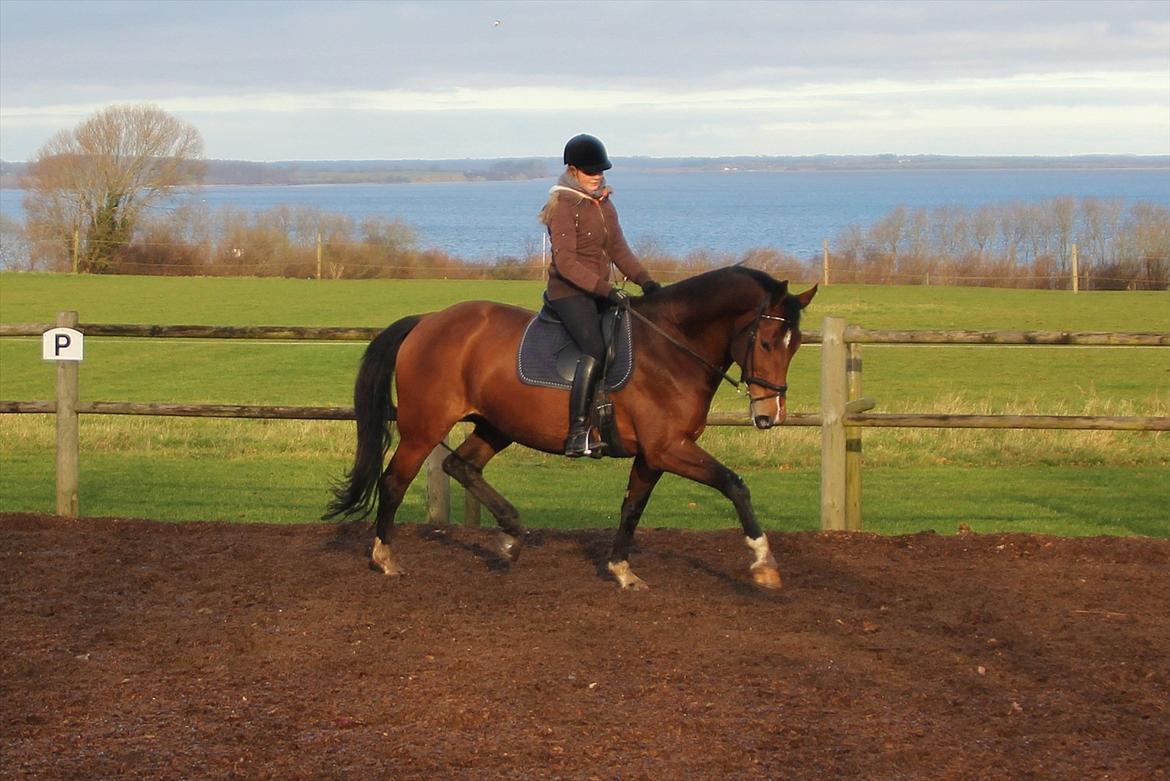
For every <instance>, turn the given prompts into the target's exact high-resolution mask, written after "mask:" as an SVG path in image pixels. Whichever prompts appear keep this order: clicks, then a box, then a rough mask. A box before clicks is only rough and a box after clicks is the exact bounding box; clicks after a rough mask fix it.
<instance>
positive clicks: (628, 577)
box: [608, 561, 650, 591]
mask: <svg viewBox="0 0 1170 781" xmlns="http://www.w3.org/2000/svg"><path fill="white" fill-rule="evenodd" d="M608 567H609V574H611V575H613V576H614V578H616V579H617V582H618V585H620V586H621V587H622V590H623V591H624V590H626V589H629V590H630V591H649V590H650V584H649V583H647V582H646V581H644V580H642V579H641V578H640V577H638V576H637V575H635V574H634V572H633V570H631V569H630V562H628V561H621V562H618V563H617V564H614V563H613V562H612V561H611V562H610V563H609V564H608Z"/></svg>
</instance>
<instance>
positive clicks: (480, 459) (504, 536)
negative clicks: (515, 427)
mask: <svg viewBox="0 0 1170 781" xmlns="http://www.w3.org/2000/svg"><path fill="white" fill-rule="evenodd" d="M510 444H512V440H510V439H508V438H507V437H505V436H504V435H503V434H501V433H500V432H499V431H498V430H496V429H495V428H493V427H491V426H488V425H487V424H485V423H480V424H478V425H476V427H475V430H474V431H472V432H471V435H470V436H468V437H467V439H466V440H464V442H463V444H462V445H460V446H459V447H458V448H456V450H455V452H454V453H452V454H451V455H449V456H447V458H446V459H444V461H443V471H445V472H446V473H447V474H449V475H451V477H453V478H455V479H456V480H457V481H458V482H459V484H460V485H462V486H463V487H464V488H465V489H467V490H468V491H470V492H471V494H472V495H473V496H475V498H476V499H478V500H479V501H480V502H481V503H482V504H483V506H484V507H486V508H488V512H490V513H491V514H492V517H493V518H495V519H496V523H497V524H498V525H499V527H500V530H501V531H500V541H499V550H500V554H501V555H503V557H504V558H505V559H506V560H507V561H509V562H515V561H516V560H517V559H519V558H520V551H521V549H522V548H523V546H524V527H523V526H521V525H520V514H519V513H518V512H516V508H515V507H513V506H512V503H511V502H509V501H508V500H507V499H505V498H504V497H503V496H502V495H501V494H500V493H499V491H497V490H496V489H494V488H492V487H491V485H489V484H488V482H487V481H486V480H484V479H483V468H484V466H485V465H486V464H487V462H488V461H490V460H491V459H492V458H493V457H494V456H495V455H496V454H497V453H499V452H500V451H501V450H503V449H504V448H506V447H508V445H510Z"/></svg>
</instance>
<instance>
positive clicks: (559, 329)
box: [516, 299, 634, 458]
mask: <svg viewBox="0 0 1170 781" xmlns="http://www.w3.org/2000/svg"><path fill="white" fill-rule="evenodd" d="M601 335H602V337H603V338H604V340H605V366H604V369H603V372H602V376H601V380H600V381H599V382H598V383H597V392H596V394H595V396H594V399H593V407H592V410H593V412H592V425H593V426H595V427H596V428H597V430H598V433H599V434H600V435H601V440H602V442H603V443H604V453H603V452H602V450H603V449H602V448H598V449H596V450H594V451H593V452H594V455H595V457H597V458H600V457H601V456H602V455H603V454H604V455H609V456H618V457H621V456H628V455H630V454H629V453H626V452H625V449H624V448H622V446H621V441H620V440H619V438H618V436H617V427H616V425H615V423H614V418H613V402H612V401H610V399H609V394H610V393H613V392H616V391H619V390H621V389H622V388H624V387H625V385H626V383H627V382H629V380H630V376H631V375H632V374H633V373H634V340H633V336H632V335H631V331H630V318H628V317H626V312H625V310H624V309H623V308H621V307H613V308H612V309H609V310H607V311H606V312H605V314H603V315H602V316H601ZM580 357H581V350H580V348H578V347H577V343H576V342H574V341H573V338H572V337H571V336H569V332H568V331H567V330H566V329H565V326H564V324H563V323H562V322H561V320H560V318H559V317H557V314H556V312H555V311H553V309H552V307H550V306H549V305H548V301H547V299H546V300H545V304H544V306H543V307H541V310H540V311H539V312H538V313H537V314H536V316H535V317H533V318H532V319H531V320H530V321H528V325H527V326H526V327H525V328H524V335H523V336H521V337H520V349H519V350H518V351H517V360H516V369H517V373H518V374H519V375H520V381H521V382H522V383H524V384H525V385H537V386H540V387H544V388H558V389H563V390H566V391H567V390H569V389H570V388H571V387H572V386H573V372H574V370H575V369H576V368H577V359H578V358H580Z"/></svg>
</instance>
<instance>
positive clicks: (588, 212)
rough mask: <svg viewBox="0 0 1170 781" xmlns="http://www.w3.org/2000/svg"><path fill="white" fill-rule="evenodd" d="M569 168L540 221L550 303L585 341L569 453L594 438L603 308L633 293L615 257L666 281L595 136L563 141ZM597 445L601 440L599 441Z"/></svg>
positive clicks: (628, 270)
mask: <svg viewBox="0 0 1170 781" xmlns="http://www.w3.org/2000/svg"><path fill="white" fill-rule="evenodd" d="M564 162H565V166H566V168H565V172H564V173H563V174H561V178H560V179H559V180H558V181H557V183H556V184H555V185H554V186H553V187H552V189H551V190H549V198H548V203H546V204H545V206H544V208H543V209H542V210H541V212H540V221H541V222H543V223H544V224H545V225H546V226H548V235H549V239H550V241H551V243H552V263H551V265H550V266H549V272H548V292H547V295H546V298H547V299H548V303H549V305H550V306H552V308H553V309H554V310H555V311H556V313H557V315H558V316H559V317H560V318H561V320H562V321H563V322H564V324H565V328H566V329H567V330H568V332H569V335H570V336H571V337H573V341H574V342H576V343H577V346H578V347H579V348H581V352H582V355H581V358H580V359H579V360H578V361H577V368H576V370H575V371H574V373H573V388H572V390H571V391H570V392H569V436H568V438H567V439H566V440H565V455H567V456H573V457H576V456H583V455H586V454H587V453H589V451H590V450H591V449H592V447H593V446H591V444H590V442H589V406H590V404H591V402H592V400H593V392H594V390H595V389H596V387H597V381H598V379H599V378H600V375H601V364H602V360H603V357H604V352H605V344H604V341H603V339H602V336H601V321H600V315H601V313H602V312H604V311H605V310H606V309H607V308H609V307H610V306H621V305H624V304H625V302H626V300H627V299H628V298H629V294H628V293H626V292H625V291H624V290H622V289H620V288H618V287H616V286H615V285H613V284H612V283H611V282H610V264H613V265H615V266H617V267H618V270H620V271H621V272H622V274H624V275H625V276H626V277H628V278H629V279H632V280H633V281H634V282H635V283H637V284H638V286H639V287H641V288H642V293H643V294H644V295H651V294H653V293H654V292H655V291H657V290H658V288H659V287H660V285H659V284H658V283H657V282H655V281H654V280H653V279H651V278H650V273H649V272H648V271H646V269H645V268H643V267H642V264H641V263H639V262H638V258H637V257H636V256H635V255H634V253H633V252H632V251H631V250H630V247H629V245H628V244H627V243H626V239H625V237H624V236H623V235H622V229H621V226H620V225H619V224H618V216H617V210H616V209H615V208H614V205H613V201H611V200H610V195H611V194H612V191H611V190H610V189H609V187H608V186H607V185H606V183H605V176H604V174H603V172H604V171H607V170H609V169H610V168H612V167H613V164H612V163H610V161H609V156H608V155H607V154H606V151H605V146H603V145H602V143H601V141H599V140H598V139H597V138H595V137H593V136H591V135H587V134H584V133H582V134H580V135H576V136H573V137H572V138H570V139H569V141H568V143H567V144H565V153H564ZM594 446H595V445H594Z"/></svg>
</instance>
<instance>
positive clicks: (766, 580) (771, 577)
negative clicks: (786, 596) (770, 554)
mask: <svg viewBox="0 0 1170 781" xmlns="http://www.w3.org/2000/svg"><path fill="white" fill-rule="evenodd" d="M752 580H753V581H755V584H756V585H757V586H759V587H760V588H780V585H781V584H780V570H778V569H776V568H775V567H755V568H754V569H752Z"/></svg>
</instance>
